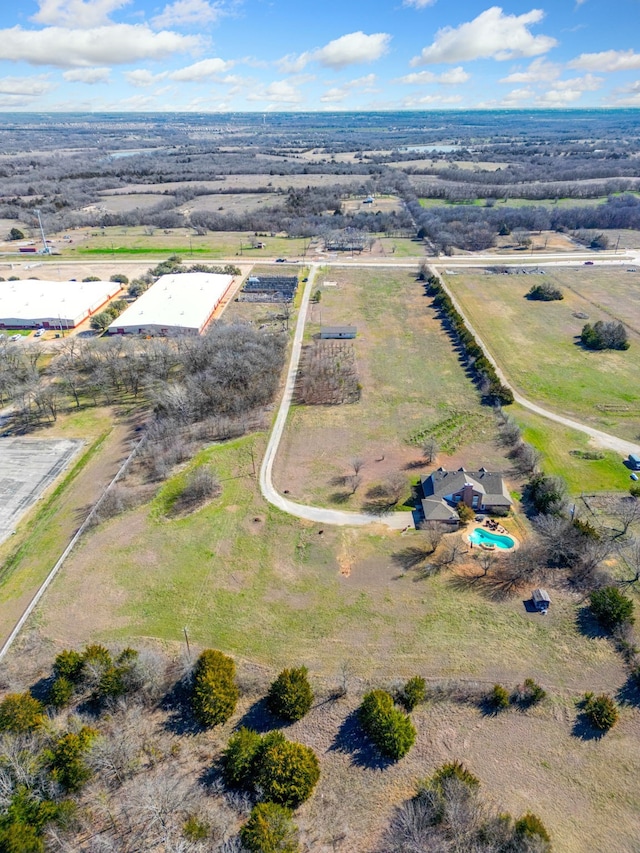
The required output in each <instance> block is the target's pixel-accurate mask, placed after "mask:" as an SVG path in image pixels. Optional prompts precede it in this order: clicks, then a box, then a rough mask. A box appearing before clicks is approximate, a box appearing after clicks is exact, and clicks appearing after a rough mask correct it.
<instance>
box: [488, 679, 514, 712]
mask: <svg viewBox="0 0 640 853" xmlns="http://www.w3.org/2000/svg"><path fill="white" fill-rule="evenodd" d="M510 702H511V700H510V698H509V691H508V690H507V689H506V688H505V687H503V686H502V684H494V685H493V689H492V690H491V692H490V693H489V695H488V697H487V704H488V705H489V707H490V708H491V709H492V710H493V711H495V712H496V713H497V712H498V711H504V710H505V709H506V708H508V707H509V705H510Z"/></svg>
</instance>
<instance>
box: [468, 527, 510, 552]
mask: <svg viewBox="0 0 640 853" xmlns="http://www.w3.org/2000/svg"><path fill="white" fill-rule="evenodd" d="M476 530H481V531H483V532H484V533H494V534H495V535H496V536H508V537H509V539H511V540H512V541H513V545H512V546H511V547H510V548H496V547H495V546H494V547H493V548H488V547H487V546H486V545H482V544H480V543H478V542H472V541H471V535H472V534H473V533H475V531H476ZM467 541H468V542H469V545H470V546H471V549H472V550H473V546H474V545H475V546H476V547H477V548H478V549H479V550H481V551H491V552H492V553H494V554H508V553H510V552H511V551H515V550H516V549H517V548H519V547H520V543H519V542H518V540H517V539H516V537H515V536H514V535H513V533H510V532H509V531H508V530H506V529H505V528H504V527H503V526H502V525H501V524H498V526H497V527H496V528H495V530H492V529H491V528H490V527H488V526H487V523H486V522H484V523H483V524H475V525H474V526H473V528H472V529H471V530H470V531H469V533H468V535H467Z"/></svg>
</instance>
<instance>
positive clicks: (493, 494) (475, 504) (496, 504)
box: [422, 468, 512, 524]
mask: <svg viewBox="0 0 640 853" xmlns="http://www.w3.org/2000/svg"><path fill="white" fill-rule="evenodd" d="M422 492H423V494H424V498H423V500H422V509H423V512H424V517H425V520H426V521H442V522H446V523H448V524H457V523H458V520H459V516H458V513H457V512H456V507H457V506H458V505H459V504H461V503H463V504H466V506H468V507H470V508H471V509H473V510H474V511H475V512H487V513H493V512H495V513H502V514H504V513H505V512H508V511H509V510H510V509H511V503H512V501H511V497H510V496H509V492H508V491H507V487H506V485H505V482H504V480H503V478H502V476H501V475H500V474H493V473H491V472H490V471H487V469H486V468H480V470H479V471H465V469H464V468H458V470H457V471H447V470H446V469H444V468H438V470H437V471H434V472H433V474H430V475H429V476H428V477H425V478H424V479H423V480H422Z"/></svg>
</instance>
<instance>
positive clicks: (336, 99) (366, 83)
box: [320, 74, 376, 104]
mask: <svg viewBox="0 0 640 853" xmlns="http://www.w3.org/2000/svg"><path fill="white" fill-rule="evenodd" d="M375 82H376V75H375V74H367V75H366V76H365V77H358V78H357V79H356V80H349V81H348V82H346V83H343V84H342V85H341V86H333V87H332V88H331V89H327V91H326V92H325V93H324V95H322V96H321V97H320V100H321V101H322V103H323V104H339V103H340V102H341V101H344V100H345V99H346V98H347V97H348V96H349V95H351V94H352V93H353V92H359V93H363V92H374V91H375V89H374V85H375Z"/></svg>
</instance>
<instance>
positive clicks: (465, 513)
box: [456, 502, 476, 526]
mask: <svg viewBox="0 0 640 853" xmlns="http://www.w3.org/2000/svg"><path fill="white" fill-rule="evenodd" d="M456 512H457V513H458V517H459V519H460V524H462V525H463V526H464V525H467V524H469V522H470V521H473V519H474V518H475V516H476V514H475V512H474V511H473V510H472V509H471V507H470V506H467V505H466V504H465V503H462V502H461V503H459V504H458V506H457V507H456Z"/></svg>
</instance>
